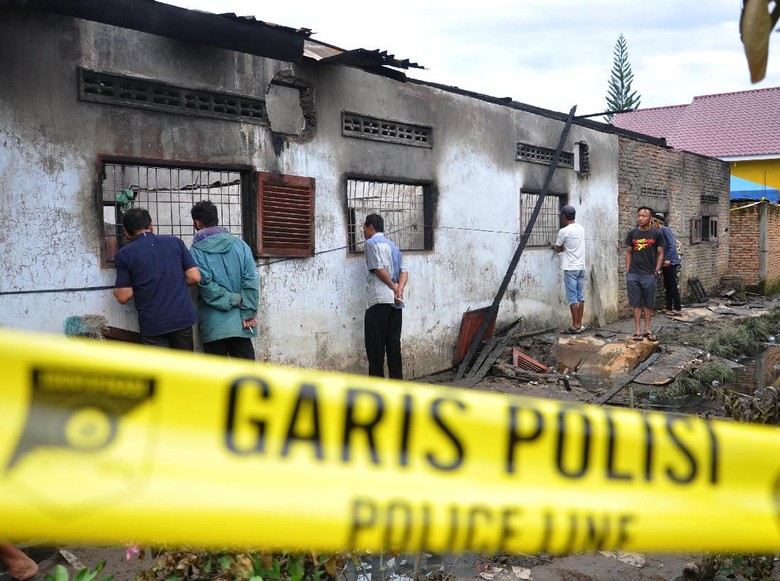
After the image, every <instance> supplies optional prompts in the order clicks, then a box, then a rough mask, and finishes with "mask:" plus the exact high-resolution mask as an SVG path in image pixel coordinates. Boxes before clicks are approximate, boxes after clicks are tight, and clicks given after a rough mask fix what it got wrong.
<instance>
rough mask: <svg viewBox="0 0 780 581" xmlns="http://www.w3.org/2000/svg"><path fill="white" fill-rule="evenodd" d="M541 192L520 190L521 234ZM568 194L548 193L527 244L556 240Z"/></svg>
mask: <svg viewBox="0 0 780 581" xmlns="http://www.w3.org/2000/svg"><path fill="white" fill-rule="evenodd" d="M538 199H539V194H532V193H528V192H520V234H523V233H524V232H525V229H526V226H528V222H529V221H530V219H531V214H533V211H534V208H535V207H536V202H537V200H538ZM565 202H566V196H565V195H562V194H547V195H546V196H545V197H544V202H542V209H541V210H540V211H539V215H538V216H537V217H536V222H535V223H534V227H533V230H531V235H530V236H529V238H528V242H526V246H545V247H549V246H550V244H552V243H554V242H555V238H556V236H557V235H558V230H560V228H561V218H560V213H561V208H563V206H564V205H565Z"/></svg>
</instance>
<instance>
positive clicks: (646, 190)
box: [639, 186, 668, 198]
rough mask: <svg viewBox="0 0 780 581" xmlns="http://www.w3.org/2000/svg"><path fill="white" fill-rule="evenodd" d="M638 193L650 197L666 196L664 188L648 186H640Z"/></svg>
mask: <svg viewBox="0 0 780 581" xmlns="http://www.w3.org/2000/svg"><path fill="white" fill-rule="evenodd" d="M639 193H640V194H642V195H643V196H650V197H651V198H666V197H667V196H668V192H667V190H666V188H654V187H650V186H642V187H641V188H640V189H639Z"/></svg>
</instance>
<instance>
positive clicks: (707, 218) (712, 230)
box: [691, 194, 719, 244]
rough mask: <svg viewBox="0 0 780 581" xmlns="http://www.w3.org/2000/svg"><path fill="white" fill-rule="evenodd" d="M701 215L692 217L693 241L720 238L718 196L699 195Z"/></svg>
mask: <svg viewBox="0 0 780 581" xmlns="http://www.w3.org/2000/svg"><path fill="white" fill-rule="evenodd" d="M699 204H700V209H699V210H700V215H699V216H697V217H695V218H692V219H691V242H692V243H694V244H695V243H697V242H706V241H713V240H717V239H718V213H719V212H718V210H719V207H718V196H716V195H712V194H702V195H701V196H699Z"/></svg>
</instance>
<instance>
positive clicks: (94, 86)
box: [79, 69, 268, 124]
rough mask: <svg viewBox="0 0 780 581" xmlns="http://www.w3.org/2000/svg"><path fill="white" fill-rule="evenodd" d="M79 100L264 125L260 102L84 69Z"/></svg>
mask: <svg viewBox="0 0 780 581" xmlns="http://www.w3.org/2000/svg"><path fill="white" fill-rule="evenodd" d="M79 99H81V100H82V101H93V102H97V103H106V104H109V105H122V106H125V107H135V108H141V109H154V110H156V111H165V112H168V113H179V114H184V115H197V116H200V117H216V118H218V119H228V120H232V121H244V122H248V123H262V124H265V123H267V122H268V115H267V112H266V107H265V101H264V100H263V99H257V98H254V97H249V96H243V95H231V94H228V93H218V92H216V91H204V90H202V89H188V88H185V87H177V86H175V85H169V84H167V83H161V82H158V81H151V80H149V79H144V78H140V77H130V76H126V75H116V74H112V73H104V72H98V71H90V70H87V69H79Z"/></svg>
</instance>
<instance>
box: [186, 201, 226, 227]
mask: <svg viewBox="0 0 780 581" xmlns="http://www.w3.org/2000/svg"><path fill="white" fill-rule="evenodd" d="M190 215H191V216H192V219H193V220H200V221H201V222H202V223H203V225H204V226H205V227H206V228H211V227H212V226H216V225H217V224H219V213H218V212H217V207H216V206H215V205H214V204H213V203H212V201H211V200H201V201H200V202H197V203H196V204H195V205H194V206H193V207H192V210H190Z"/></svg>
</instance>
